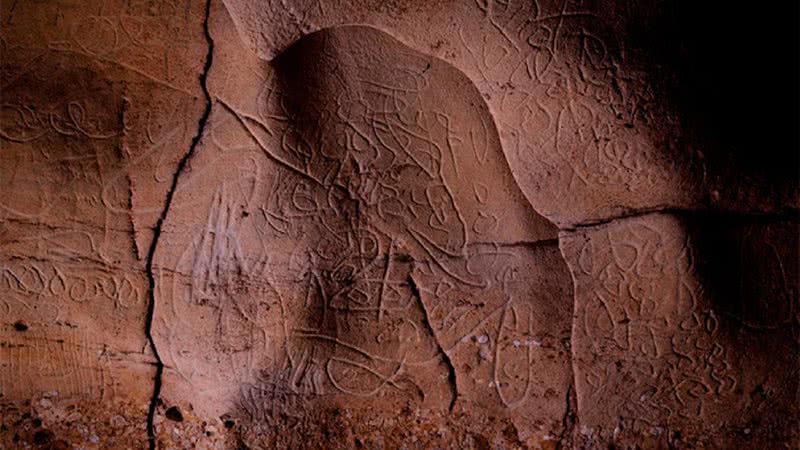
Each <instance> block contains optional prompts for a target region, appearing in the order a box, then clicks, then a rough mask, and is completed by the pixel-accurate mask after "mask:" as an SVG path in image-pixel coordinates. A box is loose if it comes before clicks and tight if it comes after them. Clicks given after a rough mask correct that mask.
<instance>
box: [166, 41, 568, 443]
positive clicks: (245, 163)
mask: <svg viewBox="0 0 800 450" xmlns="http://www.w3.org/2000/svg"><path fill="white" fill-rule="evenodd" d="M354 42H359V43H360V45H359V46H358V47H354V46H353V43H354ZM223 58H224V56H223ZM266 70H268V71H269V72H268V74H267V76H268V80H267V81H266V83H268V84H266V85H265V86H264V87H263V88H260V89H261V92H260V93H257V94H256V95H254V97H255V98H256V101H255V102H253V103H254V104H252V106H251V104H247V103H245V104H243V105H237V104H236V103H234V101H233V100H231V99H228V98H223V97H218V98H217V99H216V101H215V107H214V108H215V109H214V111H213V112H212V115H211V118H210V125H209V129H210V131H209V132H208V133H207V134H206V135H204V136H203V141H202V144H201V148H200V149H199V150H198V153H197V157H196V158H194V159H193V160H192V161H191V162H190V164H191V167H192V170H191V172H190V173H187V176H186V177H185V178H182V179H181V180H180V182H179V184H178V188H177V190H176V195H175V199H176V200H175V201H176V203H175V208H176V211H180V212H179V213H176V215H170V216H169V217H168V218H167V221H166V222H165V226H164V231H162V233H163V234H162V237H161V240H162V243H161V244H160V245H159V248H158V250H157V252H158V253H157V255H156V264H157V267H158V268H159V271H158V278H157V280H158V283H157V284H158V285H157V292H158V293H159V295H158V297H157V310H156V316H155V321H154V323H155V324H156V328H155V330H156V331H155V333H154V334H155V336H156V337H157V339H156V340H157V345H158V347H159V348H160V349H168V350H167V354H168V355H169V356H166V357H165V358H166V360H165V364H166V365H167V367H169V368H170V369H174V370H168V371H167V372H166V375H167V379H168V381H167V382H166V383H167V386H168V389H170V393H171V394H172V395H176V396H178V395H187V393H184V392H182V391H183V390H186V389H191V390H192V391H194V392H195V393H197V392H203V393H204V394H206V395H208V398H209V400H206V401H205V402H204V401H203V400H201V399H199V398H197V397H196V394H195V398H194V400H193V406H194V408H196V409H198V408H202V407H203V406H202V405H203V404H204V403H206V404H208V405H209V406H208V407H206V408H209V409H210V410H211V411H215V412H216V413H217V414H221V413H222V412H223V411H222V410H220V409H219V408H220V407H221V406H223V407H228V408H230V407H232V406H233V405H235V404H236V402H238V403H239V404H240V406H241V407H242V408H243V409H244V410H245V411H246V413H247V415H248V417H249V418H250V420H253V421H254V422H255V423H256V424H257V422H258V420H259V419H261V420H264V416H265V414H268V413H269V410H270V409H279V410H280V409H281V408H282V407H284V406H283V405H282V404H281V402H282V401H284V400H282V397H291V396H294V397H298V398H300V399H304V401H306V402H320V403H321V404H327V405H335V404H341V403H342V402H345V401H347V402H350V401H354V402H364V404H367V405H370V407H372V408H389V407H390V405H392V404H393V403H396V404H402V403H398V402H411V403H412V404H419V405H425V406H426V407H430V408H443V409H450V410H452V409H453V408H455V407H457V406H460V404H461V403H462V402H465V403H467V404H470V405H472V404H474V405H476V406H477V407H480V408H484V409H485V410H486V411H492V412H493V413H495V414H500V415H503V414H509V413H510V412H511V411H514V414H515V417H517V416H516V414H520V412H519V411H520V410H524V411H525V414H526V415H527V416H528V417H531V416H537V417H540V420H541V421H542V422H541V423H542V425H539V426H538V428H539V429H537V430H536V431H538V432H540V434H542V435H544V434H547V433H549V432H551V431H554V432H556V433H557V432H558V431H559V428H560V426H561V424H560V422H559V420H558V419H559V418H560V417H561V416H562V415H563V414H564V411H563V409H564V407H565V401H564V397H565V392H566V390H567V386H568V384H569V380H570V378H571V377H570V370H571V368H570V365H569V364H568V358H565V356H566V355H567V353H568V351H567V346H566V345H565V343H566V341H567V340H568V333H569V314H570V311H571V304H570V288H569V279H568V278H567V273H566V266H564V265H563V263H562V262H561V259H560V255H559V254H558V252H557V251H556V249H555V241H554V237H555V233H554V228H553V227H552V225H550V224H549V223H548V222H547V221H546V220H545V219H543V218H541V217H540V216H538V215H537V214H536V213H535V212H533V210H532V209H531V208H530V207H529V206H528V204H527V202H526V200H525V199H524V197H523V196H522V193H521V192H520V191H519V190H518V188H517V187H516V185H515V183H514V181H513V178H512V177H511V173H510V171H509V170H508V168H507V165H506V162H505V159H504V157H503V154H502V152H501V150H500V147H499V142H498V138H497V134H496V132H495V130H494V126H493V123H492V119H491V115H489V113H488V110H487V109H486V107H485V106H484V104H483V102H482V100H481V98H480V96H479V95H478V94H477V91H475V90H474V88H473V87H472V86H471V84H470V83H469V81H468V80H467V79H466V78H465V77H464V76H463V75H461V74H460V73H458V72H457V71H456V70H455V69H453V68H451V67H449V66H448V65H447V64H446V63H444V62H441V61H438V60H436V59H433V58H430V57H426V56H424V55H421V54H418V53H416V52H414V51H413V50H411V49H409V48H407V47H405V46H403V45H402V44H400V43H399V42H397V41H395V40H394V39H393V38H391V37H389V36H388V35H385V34H384V33H382V32H380V31H378V30H375V29H371V28H367V27H340V28H334V29H331V30H325V31H322V32H319V33H315V34H313V35H310V36H308V37H307V38H304V39H303V40H302V41H300V42H298V43H297V44H296V45H295V46H293V47H291V48H290V49H288V50H287V51H286V52H285V53H284V54H282V55H281V56H280V57H279V58H278V59H276V61H275V62H274V64H273V65H272V67H269V68H267V69H266ZM213 77H214V75H213V74H212V80H211V83H212V85H213V83H214V81H213ZM453 92H458V93H459V95H455V96H451V95H450V94H452V93H453ZM310 98H313V99H315V100H314V102H309V101H308V99H310ZM462 104H465V105H467V107H462V106H461V105H462ZM250 107H255V108H256V110H255V111H253V112H249V111H248V108H250ZM228 143H239V146H238V147H233V146H231V145H230V144H228ZM242 143H246V146H244V147H243V146H242ZM223 158H224V160H225V163H224V165H221V162H222V161H223ZM184 202H187V203H189V204H190V205H192V206H191V207H189V206H188V205H185V204H184ZM204 211H205V213H204ZM178 214H180V215H178ZM203 214H204V215H203ZM501 223H502V224H503V226H502V228H501V227H499V224H501ZM545 266H546V267H548V268H550V271H549V272H545V270H544V267H545ZM558 267H560V268H561V269H557V268H558ZM537 291H538V292H537ZM198 316H199V317H201V318H202V320H201V321H198V320H197V319H196V318H197V317H198ZM189 317H192V318H193V319H192V321H191V322H188V321H185V319H186V318H189ZM487 333H488V334H490V335H491V342H489V341H488V338H487V336H486V334H487ZM461 343H463V345H461ZM198 344H199V345H198ZM182 385H183V386H182ZM212 399H213V400H212ZM187 400H188V398H187ZM265 408H266V409H267V411H265ZM520 426H521V427H522V426H529V425H522V424H521V425H520Z"/></svg>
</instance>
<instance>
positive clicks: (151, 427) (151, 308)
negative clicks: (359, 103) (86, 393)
mask: <svg viewBox="0 0 800 450" xmlns="http://www.w3.org/2000/svg"><path fill="white" fill-rule="evenodd" d="M210 15H211V0H206V4H205V15H204V18H203V34H204V35H205V39H206V43H207V45H208V51H207V52H206V60H205V63H204V64H203V72H202V73H201V74H200V87H201V89H202V90H203V96H204V98H205V101H206V104H205V108H204V110H203V114H202V116H200V119H199V120H198V122H197V134H195V136H194V137H193V138H192V143H191V145H190V146H189V149H188V151H187V152H186V154H184V155H183V157H182V158H181V160H180V161H179V162H178V167H177V169H176V170H175V174H174V175H173V177H172V184H171V185H170V188H169V190H168V191H167V198H166V200H165V201H164V209H163V210H162V211H161V215H160V216H159V217H158V221H157V222H156V226H155V228H154V229H153V240H152V241H151V243H150V249H149V250H148V252H147V263H146V271H147V280H148V283H149V297H150V298H149V300H150V301H149V303H148V306H147V317H146V320H145V334H146V336H147V341H148V342H149V343H150V348H151V349H152V350H153V355H154V356H155V359H156V374H155V377H154V380H153V396H152V398H151V399H150V405H149V407H148V410H147V439H148V442H149V448H150V450H155V448H156V434H155V424H154V419H155V413H156V406H157V404H158V399H159V397H160V395H161V377H162V375H163V373H164V362H163V361H162V360H161V356H160V355H159V353H158V349H157V348H156V344H155V341H154V340H153V315H154V313H155V306H156V281H155V276H154V274H153V259H154V257H155V253H156V248H157V247H158V239H159V237H160V236H161V230H162V227H163V225H164V221H165V220H166V218H167V214H169V208H170V205H171V203H172V198H173V196H174V195H175V189H176V188H177V186H178V178H179V177H180V175H181V173H183V170H184V168H185V167H186V164H187V163H188V162H189V159H191V157H192V155H193V154H194V151H195V150H196V148H197V145H198V143H199V142H200V138H201V137H202V136H203V132H204V130H205V127H206V124H207V123H208V117H209V115H210V114H211V104H212V102H211V94H210V93H209V91H208V73H209V71H210V70H211V63H212V60H213V56H214V40H213V39H212V37H211V33H210V31H209V28H208V22H209V18H210Z"/></svg>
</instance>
